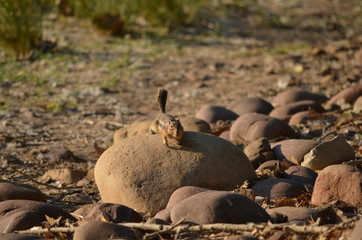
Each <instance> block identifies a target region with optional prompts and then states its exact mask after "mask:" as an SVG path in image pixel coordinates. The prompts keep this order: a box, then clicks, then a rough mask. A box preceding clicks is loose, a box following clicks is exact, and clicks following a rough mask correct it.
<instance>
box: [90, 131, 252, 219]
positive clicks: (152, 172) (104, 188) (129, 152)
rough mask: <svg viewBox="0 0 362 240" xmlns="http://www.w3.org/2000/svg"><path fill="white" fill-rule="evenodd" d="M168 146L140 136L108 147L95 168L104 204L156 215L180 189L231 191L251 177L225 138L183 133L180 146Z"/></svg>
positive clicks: (154, 137) (237, 151)
mask: <svg viewBox="0 0 362 240" xmlns="http://www.w3.org/2000/svg"><path fill="white" fill-rule="evenodd" d="M171 143H172V144H171V145H170V147H167V146H166V145H164V144H163V142H162V138H161V136H160V135H159V134H154V135H150V134H144V135H137V136H134V137H131V138H128V139H125V140H123V141H121V142H119V143H118V144H114V145H113V146H111V147H110V148H108V149H107V150H106V151H105V152H104V153H103V154H102V155H101V156H100V158H99V160H98V162H97V164H96V167H95V180H96V183H97V186H98V188H99V191H100V194H101V197H102V200H103V201H104V202H112V203H118V204H122V205H126V206H128V207H131V208H133V209H135V210H136V211H139V212H150V213H151V214H155V213H156V212H157V211H159V210H161V209H163V208H164V207H165V206H166V204H167V201H168V199H169V197H170V196H171V194H172V193H173V192H174V191H175V190H176V189H177V188H180V187H182V186H189V185H191V186H197V187H203V188H208V189H216V190H232V189H235V188H236V187H237V186H238V185H240V184H242V183H243V182H244V181H245V180H249V181H252V180H253V179H254V178H255V172H254V170H253V167H252V166H251V163H250V162H249V160H248V158H247V157H246V156H245V154H244V153H243V151H242V150H241V149H240V148H238V147H236V146H235V145H233V144H232V143H230V142H228V141H226V140H225V139H222V138H219V137H215V136H212V135H209V134H204V133H198V132H187V131H186V132H185V133H184V137H183V141H182V146H179V145H176V143H173V142H171Z"/></svg>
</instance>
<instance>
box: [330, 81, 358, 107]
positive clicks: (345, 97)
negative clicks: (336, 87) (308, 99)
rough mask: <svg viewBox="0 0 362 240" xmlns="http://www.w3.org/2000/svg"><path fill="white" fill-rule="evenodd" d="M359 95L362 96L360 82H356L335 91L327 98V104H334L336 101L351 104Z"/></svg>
mask: <svg viewBox="0 0 362 240" xmlns="http://www.w3.org/2000/svg"><path fill="white" fill-rule="evenodd" d="M360 96H362V84H357V85H355V86H351V87H349V88H346V89H344V90H343V91H341V92H339V93H337V94H336V95H334V96H333V97H332V98H331V99H329V101H328V102H327V104H334V103H338V102H339V101H343V102H346V103H351V104H352V103H353V102H354V101H356V100H357V98H359V97H360Z"/></svg>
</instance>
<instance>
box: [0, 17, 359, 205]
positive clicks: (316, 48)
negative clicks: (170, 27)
mask: <svg viewBox="0 0 362 240" xmlns="http://www.w3.org/2000/svg"><path fill="white" fill-rule="evenodd" d="M321 11H322V10H321ZM316 16H317V17H316ZM312 18H316V19H317V18H318V12H316V13H315V12H311V13H310V16H306V15H300V19H301V24H304V25H305V26H299V27H298V28H289V27H273V26H265V25H263V24H257V23H253V20H255V18H254V19H253V18H246V17H245V18H244V17H243V18H241V17H240V19H238V18H234V17H233V16H232V15H231V16H230V17H229V18H227V19H224V22H223V24H221V25H219V30H218V32H215V31H211V30H210V32H207V34H205V32H204V33H203V34H202V35H200V34H194V32H195V31H197V29H196V30H195V29H193V28H192V27H190V28H189V29H187V31H185V32H177V33H173V34H172V37H167V38H160V37H148V36H143V37H141V38H137V39H133V38H127V37H126V38H125V39H121V38H114V37H110V36H108V35H106V34H103V33H100V32H99V31H98V30H96V29H95V28H94V27H93V26H92V25H91V24H90V23H89V22H86V21H80V20H77V19H74V18H64V17H56V18H53V19H51V20H50V21H49V22H48V23H47V25H46V34H45V37H46V38H48V39H53V40H56V41H57V48H56V49H54V50H53V52H51V53H44V54H40V55H39V56H38V57H37V58H36V60H33V61H30V60H29V61H18V62H14V61H11V60H9V58H8V57H7V55H6V54H1V55H0V92H1V94H0V110H1V111H0V149H1V152H0V159H1V160H0V164H1V168H0V171H1V177H2V179H5V180H10V181H16V182H21V183H29V184H32V185H34V186H37V187H38V188H39V189H40V190H41V191H43V192H44V193H45V194H47V195H48V196H49V202H50V203H52V204H55V205H58V206H61V207H63V208H65V209H67V210H70V211H71V210H75V209H77V208H78V207H79V206H81V205H82V204H84V203H89V202H97V201H99V200H100V196H99V194H98V190H97V188H96V186H95V184H94V182H93V181H92V180H91V182H90V184H86V185H84V186H76V183H74V184H64V183H61V182H59V181H52V180H49V179H45V178H44V177H42V176H43V175H44V173H45V172H46V171H47V170H49V169H55V168H63V167H70V168H72V169H76V170H80V171H82V172H87V171H88V170H89V169H91V168H92V167H93V166H94V165H95V163H96V161H97V159H98V157H99V154H98V153H97V152H96V151H95V149H94V147H93V145H94V143H97V144H98V145H99V146H101V147H102V148H107V147H108V146H110V145H111V144H112V138H113V133H114V132H115V131H116V130H117V129H119V128H122V127H125V126H127V125H128V124H130V123H132V122H133V121H135V120H137V119H139V118H143V117H149V116H151V117H152V116H155V115H156V114H157V111H158V109H157V102H156V93H157V89H158V88H161V87H162V88H165V89H167V90H168V91H169V100H168V105H167V109H168V111H169V112H170V113H172V114H175V115H178V116H194V114H195V112H196V111H197V110H198V109H199V108H200V107H201V106H202V105H203V104H215V105H220V106H225V105H227V104H228V103H229V102H230V101H232V100H234V99H237V98H239V97H242V96H258V97H262V98H264V99H266V100H268V101H271V100H272V99H273V97H274V96H275V94H276V93H278V92H280V91H283V90H284V89H286V88H288V87H293V86H296V87H300V88H302V89H305V90H309V91H312V92H317V93H322V94H325V95H326V96H328V97H330V96H332V95H334V94H335V93H337V92H339V91H341V90H342V89H344V88H346V87H348V86H352V85H354V84H357V83H361V76H362V75H361V73H362V35H359V34H358V32H357V31H354V32H352V33H351V34H350V36H346V35H341V32H340V29H339V28H333V27H329V26H327V25H328V24H327V23H326V22H328V18H327V19H322V18H321V19H319V18H318V19H317V20H318V21H322V23H324V24H325V25H323V24H322V25H321V26H318V27H314V28H312V27H311V26H315V25H313V22H311V23H308V22H307V21H304V20H305V19H312ZM232 20H233V21H232ZM256 20H257V19H256ZM256 20H255V21H256ZM317 20H316V21H317ZM323 21H324V22H323ZM308 24H309V25H308ZM215 26H216V25H215ZM211 28H215V27H211ZM347 35H348V34H347ZM340 112H342V113H343V111H341V110H340ZM336 122H337V120H336ZM323 124H324V123H320V125H318V127H315V128H320V127H323V126H326V125H327V124H328V123H325V125H323ZM302 130H303V129H299V131H300V132H299V133H300V134H301V131H302ZM304 130H305V129H304ZM346 135H348V138H349V142H350V143H351V144H352V146H353V147H354V148H355V149H356V152H357V148H358V147H359V146H360V145H361V142H362V137H361V134H360V133H358V132H357V133H356V132H354V133H351V132H349V133H346ZM311 137H320V136H312V135H311ZM357 156H358V155H357ZM360 157H361V155H359V158H360ZM77 194H78V195H77ZM69 196H73V197H69Z"/></svg>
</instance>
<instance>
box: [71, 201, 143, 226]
mask: <svg viewBox="0 0 362 240" xmlns="http://www.w3.org/2000/svg"><path fill="white" fill-rule="evenodd" d="M74 213H75V214H78V215H81V216H83V218H84V219H92V220H98V221H100V220H101V219H102V218H105V219H107V221H109V222H113V223H121V222H141V221H142V217H141V215H140V214H139V213H137V212H136V211H135V210H133V209H131V208H129V207H126V206H124V205H119V204H115V203H100V204H89V205H85V206H82V207H81V208H79V209H77V210H76V211H75V212H74Z"/></svg>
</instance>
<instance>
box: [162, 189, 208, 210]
mask: <svg viewBox="0 0 362 240" xmlns="http://www.w3.org/2000/svg"><path fill="white" fill-rule="evenodd" d="M205 191H210V189H207V188H200V187H194V186H185V187H181V188H179V189H177V190H176V191H174V192H173V193H172V195H171V197H170V199H169V200H168V203H167V206H166V208H172V207H173V206H175V205H176V204H177V203H179V202H181V201H182V200H185V199H186V198H188V197H191V196H192V195H195V194H198V193H200V192H205Z"/></svg>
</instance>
